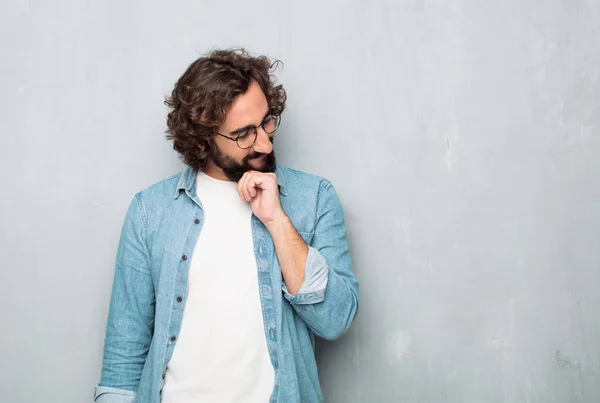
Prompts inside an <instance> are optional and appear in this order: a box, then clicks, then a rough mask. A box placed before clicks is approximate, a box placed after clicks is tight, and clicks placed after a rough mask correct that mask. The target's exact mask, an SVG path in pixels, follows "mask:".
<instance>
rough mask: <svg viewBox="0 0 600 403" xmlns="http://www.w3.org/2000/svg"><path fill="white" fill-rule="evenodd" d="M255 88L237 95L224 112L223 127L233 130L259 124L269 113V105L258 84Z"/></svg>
mask: <svg viewBox="0 0 600 403" xmlns="http://www.w3.org/2000/svg"><path fill="white" fill-rule="evenodd" d="M256 87H257V88H253V87H252V86H251V87H250V88H249V89H248V91H246V93H244V94H241V95H239V96H238V97H237V98H236V99H235V100H234V101H233V103H232V104H231V106H230V107H229V109H228V110H227V112H226V113H227V118H226V120H225V124H224V126H225V127H227V128H230V129H232V130H235V129H237V128H240V127H243V126H246V125H256V124H260V123H261V122H260V120H262V118H263V117H264V116H265V114H266V113H268V111H269V104H268V102H267V99H266V97H265V94H264V93H263V92H262V89H261V88H260V87H259V86H258V84H256ZM257 120H259V121H257Z"/></svg>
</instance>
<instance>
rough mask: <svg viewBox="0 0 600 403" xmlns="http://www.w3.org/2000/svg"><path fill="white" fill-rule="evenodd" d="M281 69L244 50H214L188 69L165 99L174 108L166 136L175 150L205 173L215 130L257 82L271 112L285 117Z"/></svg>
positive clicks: (184, 160)
mask: <svg viewBox="0 0 600 403" xmlns="http://www.w3.org/2000/svg"><path fill="white" fill-rule="evenodd" d="M280 64H282V63H281V61H279V60H275V61H271V60H270V59H269V58H268V57H266V56H258V57H253V56H250V55H249V54H248V52H247V51H246V50H245V49H223V50H213V51H211V52H210V53H208V54H207V55H205V56H203V57H200V58H199V59H197V60H196V61H195V62H193V63H192V64H191V65H190V66H189V67H188V69H187V70H186V71H185V73H184V74H183V75H182V76H181V78H180V79H179V80H178V81H177V83H176V84H175V88H174V89H173V92H172V93H171V96H167V97H166V99H165V105H167V106H168V107H169V108H171V109H172V110H171V112H169V114H168V116H167V126H168V129H167V136H166V137H167V139H169V140H173V149H174V150H175V151H177V152H178V153H179V154H180V158H181V159H182V160H183V162H185V163H186V164H187V165H189V166H191V167H192V168H194V169H197V170H199V169H202V168H204V165H205V164H206V160H207V158H208V156H209V154H210V147H211V144H212V142H213V138H214V136H215V132H216V128H217V127H219V126H220V125H222V124H223V123H224V122H225V119H226V111H227V109H228V108H229V107H230V106H231V104H232V103H233V101H234V100H235V98H236V97H237V96H238V95H241V94H244V93H245V92H246V91H247V90H248V88H249V87H250V84H251V82H252V81H256V82H257V83H258V84H259V85H260V87H261V88H262V90H263V92H264V93H265V96H266V98H267V102H268V103H269V108H270V111H271V113H272V114H273V115H281V113H282V112H283V110H284V108H285V101H286V93H285V90H284V89H283V86H282V85H277V86H276V85H275V81H276V79H275V77H274V76H273V72H274V71H275V70H276V69H277V68H278V67H279V65H280Z"/></svg>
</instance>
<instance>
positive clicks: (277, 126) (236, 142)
mask: <svg viewBox="0 0 600 403" xmlns="http://www.w3.org/2000/svg"><path fill="white" fill-rule="evenodd" d="M269 116H270V117H271V119H273V118H275V119H277V124H276V125H275V129H273V131H272V132H268V131H267V130H266V129H265V124H266V123H268V119H267V118H265V119H263V122H262V123H261V124H260V125H258V126H254V127H249V128H248V129H247V130H254V141H253V142H252V144H250V145H249V146H248V147H242V146H240V143H238V139H239V138H240V137H241V136H242V134H243V133H241V134H238V135H237V136H236V137H235V138H232V137H229V136H227V135H225V134H222V133H219V132H218V131H216V130H215V134H218V135H219V136H221V137H225V138H226V139H228V140H231V141H235V144H236V145H237V146H238V147H239V148H241V149H242V150H247V149H249V148H251V147H252V146H253V145H254V144H255V143H256V139H257V138H258V128H259V127H260V128H262V129H263V130H264V132H265V133H267V134H273V133H275V132H276V131H277V129H278V128H279V125H280V124H281V115H280V114H273V113H271V114H269V115H267V117H269Z"/></svg>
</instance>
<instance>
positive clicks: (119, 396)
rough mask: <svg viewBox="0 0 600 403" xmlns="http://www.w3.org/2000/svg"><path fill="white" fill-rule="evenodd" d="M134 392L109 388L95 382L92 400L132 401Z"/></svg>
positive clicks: (104, 401)
mask: <svg viewBox="0 0 600 403" xmlns="http://www.w3.org/2000/svg"><path fill="white" fill-rule="evenodd" d="M135 396H136V393H135V392H133V391H131V390H125V389H117V388H111V387H108V386H100V384H96V386H95V387H94V402H96V403H133V402H134V401H135Z"/></svg>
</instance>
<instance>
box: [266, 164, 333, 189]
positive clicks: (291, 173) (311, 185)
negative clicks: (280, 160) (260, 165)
mask: <svg viewBox="0 0 600 403" xmlns="http://www.w3.org/2000/svg"><path fill="white" fill-rule="evenodd" d="M276 173H277V174H281V175H282V177H283V180H284V181H285V186H286V190H287V191H288V192H292V193H297V192H299V193H303V192H310V191H311V190H314V191H318V190H319V189H320V188H321V187H323V186H326V185H328V184H329V183H330V182H329V180H327V179H326V178H324V177H322V176H320V175H317V174H314V173H311V172H306V171H301V170H298V169H294V168H290V167H289V166H286V165H281V164H277V172H276Z"/></svg>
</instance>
